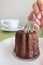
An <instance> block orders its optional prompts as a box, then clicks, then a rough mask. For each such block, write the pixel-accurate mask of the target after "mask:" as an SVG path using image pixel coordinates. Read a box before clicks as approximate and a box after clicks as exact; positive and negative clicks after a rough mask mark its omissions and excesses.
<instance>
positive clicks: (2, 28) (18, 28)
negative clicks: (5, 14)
mask: <svg viewBox="0 0 43 65" xmlns="http://www.w3.org/2000/svg"><path fill="white" fill-rule="evenodd" d="M23 28H24V27H22V26H18V27H17V28H14V29H11V28H6V27H1V30H2V31H18V30H22V29H23Z"/></svg>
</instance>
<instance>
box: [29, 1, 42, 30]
mask: <svg viewBox="0 0 43 65" xmlns="http://www.w3.org/2000/svg"><path fill="white" fill-rule="evenodd" d="M42 11H43V0H37V2H36V3H34V4H33V11H32V12H31V14H30V15H29V16H28V20H32V19H34V18H35V17H36V16H37V15H38V13H39V12H42ZM42 14H43V13H42ZM40 19H41V14H39V15H38V18H36V20H35V24H34V28H35V29H40V25H41V22H40Z"/></svg>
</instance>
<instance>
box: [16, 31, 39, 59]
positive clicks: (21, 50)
mask: <svg viewBox="0 0 43 65" xmlns="http://www.w3.org/2000/svg"><path fill="white" fill-rule="evenodd" d="M15 37H16V39H15V54H16V55H17V56H18V57H20V58H25V59H27V58H28V59H32V58H34V57H35V56H38V55H39V54H40V51H39V45H38V36H37V33H36V32H35V31H33V32H31V31H29V32H26V33H25V32H24V31H22V30H20V31H18V32H16V36H15Z"/></svg>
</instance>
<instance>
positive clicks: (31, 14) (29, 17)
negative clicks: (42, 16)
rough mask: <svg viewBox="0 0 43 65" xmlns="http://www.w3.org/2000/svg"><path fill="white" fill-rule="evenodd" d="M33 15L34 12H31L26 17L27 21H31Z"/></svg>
mask: <svg viewBox="0 0 43 65" xmlns="http://www.w3.org/2000/svg"><path fill="white" fill-rule="evenodd" d="M33 14H34V12H33V11H32V12H31V13H30V15H29V16H28V20H32V19H33V18H34V16H33Z"/></svg>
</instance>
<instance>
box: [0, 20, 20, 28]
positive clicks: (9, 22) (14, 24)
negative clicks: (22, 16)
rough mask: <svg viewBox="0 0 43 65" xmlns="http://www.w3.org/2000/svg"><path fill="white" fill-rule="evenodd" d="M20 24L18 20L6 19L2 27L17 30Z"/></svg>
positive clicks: (2, 22)
mask: <svg viewBox="0 0 43 65" xmlns="http://www.w3.org/2000/svg"><path fill="white" fill-rule="evenodd" d="M18 24H19V20H16V19H5V20H2V21H1V25H2V26H4V27H8V28H11V29H12V28H14V29H15V28H17V27H18Z"/></svg>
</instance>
